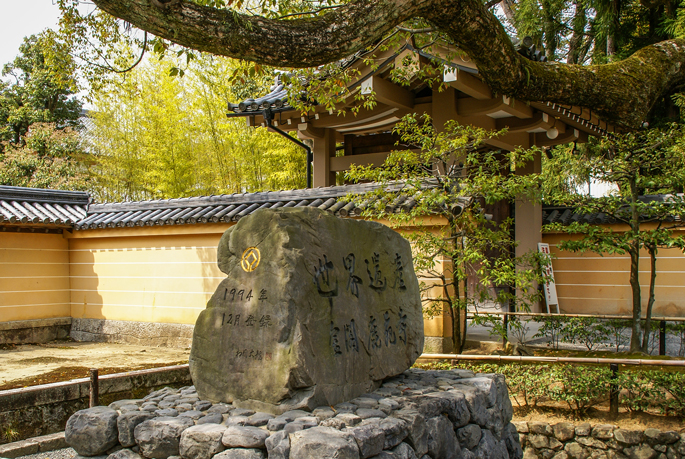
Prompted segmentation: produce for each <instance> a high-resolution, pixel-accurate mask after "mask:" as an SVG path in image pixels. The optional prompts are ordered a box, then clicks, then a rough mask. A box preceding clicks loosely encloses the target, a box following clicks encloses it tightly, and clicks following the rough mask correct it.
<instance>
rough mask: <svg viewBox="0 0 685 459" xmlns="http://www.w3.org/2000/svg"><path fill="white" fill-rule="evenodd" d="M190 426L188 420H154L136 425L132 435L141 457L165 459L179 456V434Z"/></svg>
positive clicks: (191, 421)
mask: <svg viewBox="0 0 685 459" xmlns="http://www.w3.org/2000/svg"><path fill="white" fill-rule="evenodd" d="M192 425H193V420H192V419H190V418H179V417H175V418H155V419H150V420H148V421H145V422H143V423H141V424H138V425H137V426H136V428H135V429H134V435H135V438H136V443H137V444H138V447H139V448H140V452H141V453H142V455H143V456H145V457H148V458H151V459H166V458H168V457H169V456H178V455H179V441H180V440H181V434H182V433H183V431H184V430H186V429H187V428H188V427H190V426H192Z"/></svg>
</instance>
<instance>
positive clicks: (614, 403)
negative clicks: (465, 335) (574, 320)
mask: <svg viewBox="0 0 685 459" xmlns="http://www.w3.org/2000/svg"><path fill="white" fill-rule="evenodd" d="M419 359H424V360H450V361H451V362H452V364H453V365H456V364H457V363H459V361H460V360H462V361H477V362H496V363H509V362H518V363H571V364H585V365H609V369H610V370H611V379H612V381H617V380H618V368H619V367H618V366H619V365H630V366H656V367H683V368H685V360H654V359H652V360H650V359H605V358H590V357H533V356H522V355H466V354H421V356H420V357H419ZM619 392H620V390H619V387H618V384H617V383H612V385H611V389H610V392H609V413H610V414H611V415H612V416H618V394H619Z"/></svg>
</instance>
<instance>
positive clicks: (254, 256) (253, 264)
mask: <svg viewBox="0 0 685 459" xmlns="http://www.w3.org/2000/svg"><path fill="white" fill-rule="evenodd" d="M260 259H261V256H260V254H259V249H258V248H257V247H248V248H247V249H245V251H244V252H243V257H242V258H241V259H240V266H241V267H242V268H243V271H245V272H246V273H251V272H252V271H254V270H255V269H257V266H259V260H260Z"/></svg>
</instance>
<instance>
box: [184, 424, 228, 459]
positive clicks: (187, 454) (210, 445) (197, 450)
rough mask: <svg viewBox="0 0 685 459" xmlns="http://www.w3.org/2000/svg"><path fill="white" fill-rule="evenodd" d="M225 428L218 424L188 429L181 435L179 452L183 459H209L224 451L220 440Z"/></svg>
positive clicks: (201, 425)
mask: <svg viewBox="0 0 685 459" xmlns="http://www.w3.org/2000/svg"><path fill="white" fill-rule="evenodd" d="M225 431H226V427H224V426H221V425H219V424H200V425H196V426H192V427H188V428H187V429H186V430H184V431H183V433H182V434H181V441H180V443H179V452H180V455H181V457H182V458H183V459H210V458H211V457H212V456H214V455H215V454H217V453H220V452H221V451H223V450H224V445H223V444H222V443H221V438H222V437H223V435H224V432H225Z"/></svg>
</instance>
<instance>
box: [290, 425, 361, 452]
mask: <svg viewBox="0 0 685 459" xmlns="http://www.w3.org/2000/svg"><path fill="white" fill-rule="evenodd" d="M290 457H291V458H293V459H322V458H335V459H359V458H360V455H359V447H358V446H357V442H356V441H355V439H354V437H353V436H352V434H350V433H347V432H341V431H339V430H336V429H333V428H331V427H313V428H311V429H307V430H302V431H300V432H295V433H293V434H291V435H290Z"/></svg>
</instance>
